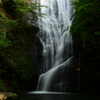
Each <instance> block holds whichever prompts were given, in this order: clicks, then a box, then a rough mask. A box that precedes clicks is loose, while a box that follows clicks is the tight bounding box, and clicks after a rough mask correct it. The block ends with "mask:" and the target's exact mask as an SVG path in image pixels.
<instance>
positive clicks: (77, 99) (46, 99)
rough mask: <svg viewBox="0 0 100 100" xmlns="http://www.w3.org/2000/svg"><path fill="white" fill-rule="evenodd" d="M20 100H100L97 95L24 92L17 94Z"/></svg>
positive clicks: (99, 96)
mask: <svg viewBox="0 0 100 100" xmlns="http://www.w3.org/2000/svg"><path fill="white" fill-rule="evenodd" d="M18 96H19V98H20V99H21V100H100V95H99V94H87V93H86V94H85V93H62V92H36V91H35V92H34V91H32V92H24V93H20V94H18Z"/></svg>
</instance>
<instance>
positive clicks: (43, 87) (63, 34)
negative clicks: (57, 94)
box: [36, 0, 73, 91]
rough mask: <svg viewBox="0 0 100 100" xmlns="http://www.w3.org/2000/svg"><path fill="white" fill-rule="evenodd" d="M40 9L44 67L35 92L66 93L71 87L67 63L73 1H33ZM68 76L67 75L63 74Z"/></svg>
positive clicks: (70, 40)
mask: <svg viewBox="0 0 100 100" xmlns="http://www.w3.org/2000/svg"><path fill="white" fill-rule="evenodd" d="M36 1H37V2H38V3H39V4H41V5H45V6H47V7H42V8H41V10H40V11H38V12H39V13H43V14H45V15H44V16H43V17H38V22H37V24H38V27H39V29H40V31H39V33H38V34H37V37H39V39H40V41H41V43H42V45H43V65H42V68H41V73H42V74H41V75H40V77H39V81H38V88H37V90H40V91H65V90H66V88H67V90H68V89H69V88H71V86H70V78H71V76H70V72H69V70H70V68H69V66H70V61H71V58H70V57H71V56H72V53H73V49H72V44H73V42H72V36H71V35H70V33H69V30H70V26H71V24H72V14H73V9H72V5H70V4H71V2H72V0H36ZM66 73H67V75H66Z"/></svg>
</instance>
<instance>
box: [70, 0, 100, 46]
mask: <svg viewBox="0 0 100 100" xmlns="http://www.w3.org/2000/svg"><path fill="white" fill-rule="evenodd" d="M72 4H73V5H74V9H75V13H74V18H75V19H74V22H73V24H72V26H71V30H70V31H71V33H72V34H75V35H77V38H78V41H84V40H85V41H87V42H89V43H91V44H100V27H99V26H100V1H99V0H92V1H91V0H75V1H73V3H72Z"/></svg>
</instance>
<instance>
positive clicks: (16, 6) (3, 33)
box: [0, 0, 42, 90]
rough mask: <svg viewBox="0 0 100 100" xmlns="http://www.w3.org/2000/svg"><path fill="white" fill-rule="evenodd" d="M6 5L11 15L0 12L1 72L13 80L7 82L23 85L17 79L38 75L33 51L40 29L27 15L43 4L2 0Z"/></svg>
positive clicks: (18, 0)
mask: <svg viewBox="0 0 100 100" xmlns="http://www.w3.org/2000/svg"><path fill="white" fill-rule="evenodd" d="M3 6H4V8H5V9H6V11H7V13H8V15H7V16H6V15H3V14H2V13H0V75H1V77H3V78H5V79H6V80H11V82H12V83H11V84H10V83H9V82H8V85H9V84H10V85H11V86H12V87H13V86H14V87H15V88H16V89H18V88H19V89H20V88H21V86H20V85H19V83H18V81H22V80H30V79H31V78H32V77H33V76H35V75H37V72H36V70H35V68H34V67H36V66H35V65H34V63H33V61H32V60H31V53H30V50H31V49H32V42H33V36H34V35H35V34H36V33H37V30H36V28H34V27H33V26H31V25H30V24H28V23H27V22H26V21H25V19H24V16H25V15H26V14H28V13H32V9H33V10H36V9H37V8H38V9H39V7H40V6H38V5H35V4H32V5H30V7H29V5H28V4H27V3H25V2H23V0H3ZM41 7H42V6H41ZM32 14H33V13H32ZM8 16H9V17H8ZM32 16H33V17H34V16H36V15H35V14H33V15H32ZM40 16H42V14H40ZM1 90H2V89H1Z"/></svg>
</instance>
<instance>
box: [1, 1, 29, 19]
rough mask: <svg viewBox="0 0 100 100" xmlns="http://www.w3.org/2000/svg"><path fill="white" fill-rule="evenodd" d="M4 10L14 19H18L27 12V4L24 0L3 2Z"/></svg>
mask: <svg viewBox="0 0 100 100" xmlns="http://www.w3.org/2000/svg"><path fill="white" fill-rule="evenodd" d="M3 5H4V8H5V9H6V11H7V12H8V13H9V14H11V15H12V16H13V17H15V18H18V17H19V18H20V17H22V16H23V15H25V14H26V12H27V11H28V9H27V8H28V4H27V3H25V2H24V0H4V1H3Z"/></svg>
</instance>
